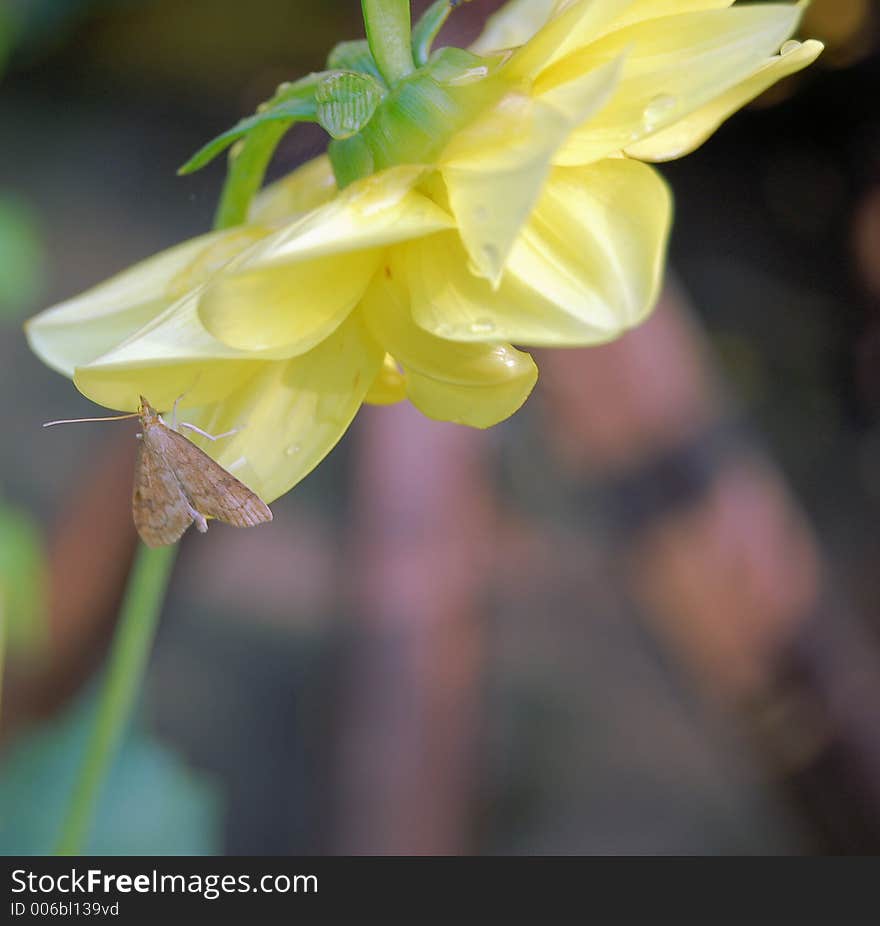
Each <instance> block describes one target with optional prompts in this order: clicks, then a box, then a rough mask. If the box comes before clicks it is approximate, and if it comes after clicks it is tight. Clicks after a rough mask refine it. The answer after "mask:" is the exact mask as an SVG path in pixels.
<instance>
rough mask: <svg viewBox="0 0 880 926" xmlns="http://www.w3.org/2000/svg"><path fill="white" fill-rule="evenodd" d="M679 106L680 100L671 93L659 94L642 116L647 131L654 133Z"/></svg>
mask: <svg viewBox="0 0 880 926" xmlns="http://www.w3.org/2000/svg"><path fill="white" fill-rule="evenodd" d="M677 105H678V100H677V99H676V98H675V97H674V96H672V94H670V93H658V94H657V96H655V97H653V98H652V99H651V100H650V102H649V103H648V105H647V106H646V107H645V111H644V113H643V114H642V125H643V126H644V127H645V131H647V132H652V131H653V130H654V129H656V128H657V126H658V125H660V123H661V122H663V121H664V120H665V119H668V118H669V117H670V116H671V115H672V112H673V110H674V109H675V107H676V106H677Z"/></svg>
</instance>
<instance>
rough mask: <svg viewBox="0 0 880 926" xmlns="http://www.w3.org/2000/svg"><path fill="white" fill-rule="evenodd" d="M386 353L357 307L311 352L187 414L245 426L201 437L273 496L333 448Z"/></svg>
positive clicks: (269, 366)
mask: <svg viewBox="0 0 880 926" xmlns="http://www.w3.org/2000/svg"><path fill="white" fill-rule="evenodd" d="M382 357H383V351H382V350H381V349H380V347H379V346H378V345H377V344H376V343H375V342H374V341H373V340H372V338H371V337H370V336H369V334H368V333H367V331H366V330H365V328H364V325H363V323H362V321H361V319H360V317H359V314H358V313H355V314H354V315H352V316H351V317H350V318H349V319H348V320H347V321H346V322H345V323H344V324H343V325H341V326H340V327H339V328H338V329H337V330H336V331H335V332H334V333H333V335H331V337H329V338H327V340H326V341H324V342H323V343H322V344H320V345H318V346H317V347H316V348H315V349H314V350H312V351H309V353H307V354H303V355H302V356H301V357H296V358H294V359H292V360H283V361H270V362H263V363H261V364H260V369H259V371H258V372H257V373H256V375H254V376H253V377H252V378H251V379H249V380H248V381H247V382H246V383H245V384H243V385H242V386H241V387H239V388H237V389H236V390H235V391H234V392H233V393H232V394H231V395H230V396H229V397H228V398H227V399H226V400H225V401H223V402H221V403H219V404H217V405H215V406H213V407H211V406H209V407H206V408H202V409H197V410H190V409H186V408H183V409H182V410H181V417H182V418H183V419H185V420H187V421H190V422H192V423H193V424H196V425H198V426H199V427H201V428H203V429H204V430H206V431H208V432H209V433H211V434H222V433H224V432H225V431H229V430H232V429H233V428H241V430H240V431H239V432H238V433H236V434H235V435H233V436H232V437H230V438H224V439H223V440H220V441H217V442H216V443H213V444H212V443H210V442H208V441H205V440H204V439H202V438H198V437H197V436H194V437H193V439H194V441H195V442H196V443H198V444H199V445H200V446H201V447H202V448H203V449H204V450H205V451H206V452H207V453H210V454H211V456H212V457H214V459H215V460H217V462H218V463H220V464H221V465H222V466H224V467H225V468H226V469H228V470H229V471H230V472H231V473H233V475H235V476H237V477H238V478H239V479H241V480H242V481H243V482H245V483H246V484H247V485H248V486H250V487H251V488H252V489H253V490H254V491H255V492H257V494H258V495H259V496H260V497H261V498H263V499H264V500H266V501H267V502H270V501H272V500H273V499H275V498H278V496H280V495H283V494H284V493H285V492H287V491H288V490H290V489H291V488H292V487H293V486H294V485H296V483H297V482H299V481H300V480H301V479H302V478H303V477H304V476H306V475H307V474H308V473H309V472H310V471H311V470H312V469H314V468H315V466H317V465H318V463H320V462H321V460H323V459H324V457H325V456H326V455H327V454H328V453H329V452H330V450H332V449H333V447H334V446H335V445H336V443H337V442H338V441H339V439H340V437H342V435H343V434H344V433H345V431H346V429H347V428H348V426H349V424H350V423H351V421H352V419H353V418H354V416H355V414H356V413H357V410H358V408H359V407H360V405H361V403H362V402H363V399H364V396H365V394H366V392H367V389H368V388H369V386H370V384H371V383H372V382H373V381H374V379H375V377H376V373H377V371H378V370H379V366H380V364H381V363H382ZM182 404H183V403H182ZM190 436H192V435H190V433H188V432H187V437H190Z"/></svg>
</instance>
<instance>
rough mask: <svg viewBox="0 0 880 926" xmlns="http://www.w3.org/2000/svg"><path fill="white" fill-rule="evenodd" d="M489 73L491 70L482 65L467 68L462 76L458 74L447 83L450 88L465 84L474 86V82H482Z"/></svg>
mask: <svg viewBox="0 0 880 926" xmlns="http://www.w3.org/2000/svg"><path fill="white" fill-rule="evenodd" d="M488 73H489V68H487V67H486V65H484V64H480V65H477V67H473V68H467V69H466V70H464V71H462V72H461V73H460V74H456V76H455V77H451V78H449V80H447V81H445V83H446V84H448V85H449V86H450V87H460V86H462V85H464V84H472V83H473V82H474V81H477V80H482V79H483V78H484V77H486V76H487V75H488Z"/></svg>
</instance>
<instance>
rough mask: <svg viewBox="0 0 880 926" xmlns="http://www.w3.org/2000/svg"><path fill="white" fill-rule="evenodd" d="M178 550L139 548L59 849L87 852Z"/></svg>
mask: <svg viewBox="0 0 880 926" xmlns="http://www.w3.org/2000/svg"><path fill="white" fill-rule="evenodd" d="M176 550H177V547H175V546H170V547H161V548H159V549H156V550H151V549H149V548H147V547H141V548H140V549H139V550H138V553H137V558H136V560H135V564H134V567H133V569H132V573H131V576H130V578H129V582H128V589H127V590H126V595H125V601H124V602H123V606H122V613H121V614H120V618H119V626H118V627H117V630H116V634H115V636H114V637H113V645H112V647H111V650H110V656H109V661H108V665H107V670H106V676H105V679H104V683H103V685H102V688H101V692H100V695H99V701H98V705H97V709H96V713H95V719H94V725H93V726H92V730H91V733H90V735H89V739H88V743H87V744H86V754H85V760H84V762H83V765H82V767H81V768H80V771H79V777H78V779H77V782H76V785H75V788H74V792H73V797H72V799H71V803H70V806H69V808H68V812H67V817H66V819H65V820H64V823H63V825H62V828H61V836H60V838H59V840H58V844H57V846H56V849H55V854H56V855H82V854H83V853H84V850H85V847H86V844H87V841H88V838H89V832H90V829H91V824H92V821H93V819H94V815H95V808H96V806H97V803H98V797H99V795H100V792H101V787H102V785H103V784H104V780H105V779H106V777H107V772H108V770H109V768H110V766H111V764H112V762H113V760H114V758H115V756H116V753H117V750H118V747H119V743H120V741H121V739H122V736H123V733H124V732H125V729H126V727H127V725H128V721H129V718H130V717H131V713H132V710H133V708H134V705H135V701H136V700H137V697H138V694H139V692H140V690H141V684H142V682H143V677H144V672H145V670H146V666H147V661H148V659H149V656H150V650H151V648H152V643H153V637H154V636H155V631H156V625H157V623H158V620H159V614H160V612H161V610H162V602H163V600H164V598H165V588H166V586H167V584H168V577H169V575H170V573H171V567H172V565H173V563H174V555H175V552H176Z"/></svg>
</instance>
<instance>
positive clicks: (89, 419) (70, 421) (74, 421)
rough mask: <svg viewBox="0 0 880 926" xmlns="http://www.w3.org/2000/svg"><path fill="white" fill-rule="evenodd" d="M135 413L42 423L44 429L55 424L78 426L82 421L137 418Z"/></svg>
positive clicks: (62, 419) (63, 419)
mask: <svg viewBox="0 0 880 926" xmlns="http://www.w3.org/2000/svg"><path fill="white" fill-rule="evenodd" d="M137 417H138V413H137V412H131V414H128V415H107V416H105V417H103V418H60V419H59V420H58V421H45V422H43V427H44V428H53V427H55V425H56V424H80V423H81V422H83V421H123V420H124V419H126V418H137Z"/></svg>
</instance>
